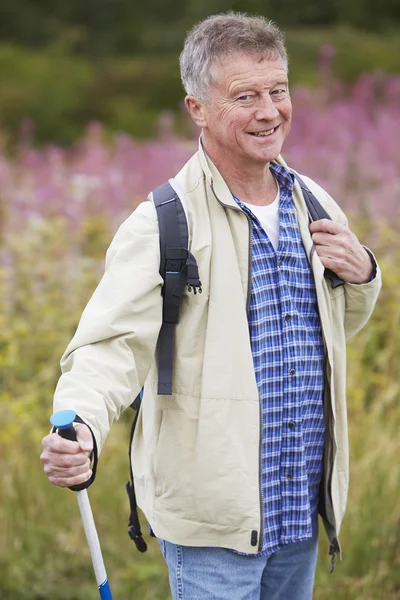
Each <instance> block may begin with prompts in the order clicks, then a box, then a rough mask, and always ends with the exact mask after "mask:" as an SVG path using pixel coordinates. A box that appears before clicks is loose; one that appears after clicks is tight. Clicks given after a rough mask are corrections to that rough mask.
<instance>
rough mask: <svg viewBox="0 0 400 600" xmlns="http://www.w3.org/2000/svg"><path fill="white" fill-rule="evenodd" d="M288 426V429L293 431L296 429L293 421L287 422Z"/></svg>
mask: <svg viewBox="0 0 400 600" xmlns="http://www.w3.org/2000/svg"><path fill="white" fill-rule="evenodd" d="M288 425H289V427H290V429H294V428H295V427H296V423H295V422H294V421H289V423H288Z"/></svg>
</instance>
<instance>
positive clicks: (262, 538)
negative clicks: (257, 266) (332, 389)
mask: <svg viewBox="0 0 400 600" xmlns="http://www.w3.org/2000/svg"><path fill="white" fill-rule="evenodd" d="M211 189H212V192H213V194H214V196H215V198H216V199H217V201H218V202H219V203H220V204H221V206H223V207H224V208H230V209H231V210H238V211H240V212H242V213H244V214H245V216H246V219H247V222H248V224H249V262H248V278H247V298H246V313H247V314H248V312H249V307H250V295H251V277H252V256H253V229H252V227H251V220H250V217H249V215H248V214H247V213H245V212H244V211H243V210H242V209H241V208H239V207H237V208H236V206H229V205H228V204H224V203H223V202H221V200H220V199H219V198H218V196H217V194H216V193H215V189H214V182H213V180H212V179H211ZM258 405H259V410H260V429H259V438H258V439H259V462H258V484H259V492H260V536H259V542H258V551H259V552H261V550H262V546H263V541H264V497H263V493H262V485H261V470H262V469H261V463H262V458H261V455H262V452H261V439H262V411H261V398H260V397H259V402H258Z"/></svg>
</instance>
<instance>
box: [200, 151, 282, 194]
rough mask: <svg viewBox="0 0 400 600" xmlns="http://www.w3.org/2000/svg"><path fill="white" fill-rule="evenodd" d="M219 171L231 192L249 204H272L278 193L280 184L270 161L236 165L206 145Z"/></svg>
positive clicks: (208, 153) (207, 152)
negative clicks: (261, 163) (217, 154)
mask: <svg viewBox="0 0 400 600" xmlns="http://www.w3.org/2000/svg"><path fill="white" fill-rule="evenodd" d="M204 150H205V152H206V154H207V155H208V156H209V157H210V159H211V160H212V162H213V163H214V165H215V166H216V167H217V169H218V171H219V172H220V173H221V175H222V177H223V178H224V181H225V183H226V184H227V186H228V188H229V190H230V192H231V193H232V194H233V195H234V196H236V198H239V199H240V200H241V201H242V202H246V203H247V204H256V205H259V206H265V205H267V204H272V202H273V201H274V200H275V198H276V195H277V193H278V189H279V188H278V184H277V182H276V179H275V177H274V176H273V175H272V173H271V171H270V168H269V163H265V164H263V165H260V164H256V165H248V166H247V168H243V164H240V165H236V164H235V163H233V162H232V161H229V160H224V159H218V157H217V156H213V152H212V151H211V152H210V151H209V150H208V148H207V147H204Z"/></svg>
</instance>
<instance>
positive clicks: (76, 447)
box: [40, 423, 93, 487]
mask: <svg viewBox="0 0 400 600" xmlns="http://www.w3.org/2000/svg"><path fill="white" fill-rule="evenodd" d="M75 431H76V437H77V441H76V442H71V441H70V440H65V439H63V438H62V437H61V436H59V435H58V434H56V433H50V434H49V435H46V437H44V438H43V440H42V446H43V452H42V454H41V456H40V460H41V461H42V463H43V464H44V472H45V473H46V475H47V477H48V478H49V480H50V481H51V483H54V485H59V486H60V487H71V486H73V485H79V484H80V483H84V482H85V481H87V480H88V479H90V477H91V476H92V471H91V469H90V455H91V453H92V451H93V438H92V433H91V431H90V429H89V427H88V426H87V425H83V424H82V423H78V424H76V425H75Z"/></svg>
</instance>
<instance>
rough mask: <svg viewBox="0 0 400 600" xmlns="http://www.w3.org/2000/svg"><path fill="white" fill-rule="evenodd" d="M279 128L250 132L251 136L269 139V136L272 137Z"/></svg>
mask: <svg viewBox="0 0 400 600" xmlns="http://www.w3.org/2000/svg"><path fill="white" fill-rule="evenodd" d="M278 127H279V125H278V126H277V127H273V128H272V129H266V130H265V131H250V132H249V134H250V135H254V136H255V137H268V136H269V135H272V134H273V133H274V132H275V131H276V130H277V129H278Z"/></svg>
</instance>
